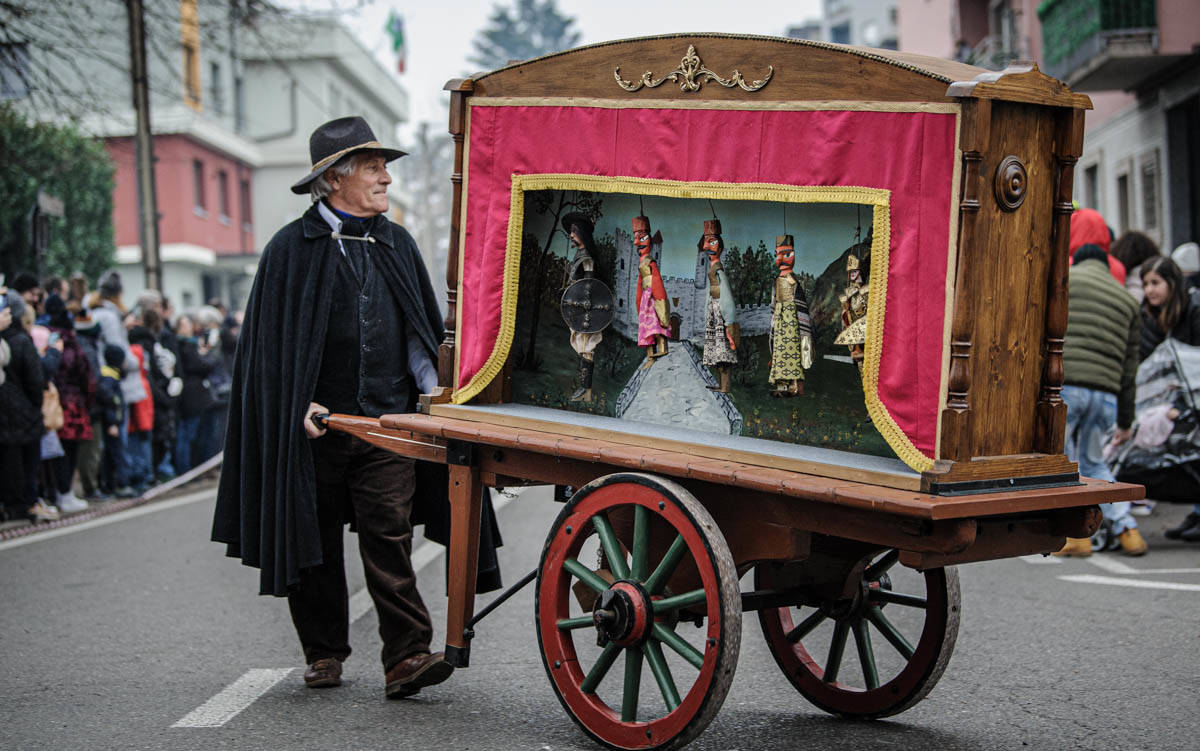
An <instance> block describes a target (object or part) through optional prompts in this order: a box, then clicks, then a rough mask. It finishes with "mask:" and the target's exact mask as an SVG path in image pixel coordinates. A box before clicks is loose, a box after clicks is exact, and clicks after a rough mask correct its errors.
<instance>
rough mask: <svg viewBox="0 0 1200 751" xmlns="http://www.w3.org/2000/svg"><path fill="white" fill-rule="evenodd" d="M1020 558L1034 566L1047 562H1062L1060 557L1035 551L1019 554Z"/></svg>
mask: <svg viewBox="0 0 1200 751" xmlns="http://www.w3.org/2000/svg"><path fill="white" fill-rule="evenodd" d="M1020 558H1021V560H1023V561H1025V562H1026V563H1032V564H1034V565H1035V566H1041V565H1044V564H1047V563H1049V564H1054V563H1062V562H1063V561H1062V558H1055V557H1054V556H1052V555H1038V554H1036V553H1035V554H1034V555H1023V556H1020Z"/></svg>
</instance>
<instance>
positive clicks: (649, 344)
mask: <svg viewBox="0 0 1200 751" xmlns="http://www.w3.org/2000/svg"><path fill="white" fill-rule="evenodd" d="M633 245H634V247H635V248H637V252H638V256H639V260H638V282H637V306H638V307H637V311H638V346H639V347H646V364H645V365H643V366H642V367H643V368H648V367H650V366H651V365H652V364H653V363H654V361H655V359H657V358H659V357H662V356H663V355H665V354H667V337H669V336H670V335H671V308H670V303H668V302H667V289H666V287H664V286H663V280H662V275H661V274H659V273H658V262H657V261H655V260H654V259H653V258H651V256H650V250H651V247H652V246H653V245H662V233H661V232H655V233H654V236H653V237H651V236H650V219H649V218H647V217H645V216H635V217H634V218H633Z"/></svg>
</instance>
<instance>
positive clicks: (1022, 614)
mask: <svg viewBox="0 0 1200 751" xmlns="http://www.w3.org/2000/svg"><path fill="white" fill-rule="evenodd" d="M558 508H559V507H558V506H557V505H556V504H554V503H553V502H551V501H550V500H549V494H548V493H547V492H546V491H545V490H543V489H534V490H530V491H527V492H526V493H525V494H524V495H522V496H521V497H519V498H518V499H516V500H514V501H513V502H511V503H509V504H508V505H507V506H506V507H505V508H503V509H502V510H501V512H500V523H501V528H502V532H503V534H504V537H505V540H506V543H507V544H506V545H505V547H504V548H503V549H502V551H501V552H502V565H503V567H504V571H505V575H506V578H507V579H508V580H509V581H515V580H516V579H517V578H518V577H519V576H520V575H521V574H523V573H525V572H527V571H529V570H531V569H532V568H533V567H534V566H535V565H536V557H537V555H538V554H539V553H540V551H541V547H542V541H543V539H544V537H545V534H546V531H547V530H548V529H549V526H550V523H551V521H552V520H553V518H554V516H555V514H556V513H557V511H558ZM211 513H212V496H211V492H209V491H205V492H202V493H200V494H193V495H191V496H184V497H183V498H180V499H177V500H174V501H166V502H160V503H158V504H156V505H152V506H148V507H144V509H142V510H139V511H138V512H135V513H129V512H126V513H124V514H120V515H117V516H114V517H108V518H107V519H106V520H105V521H104V523H102V524H99V525H81V526H79V527H72V528H68V529H69V531H67V532H66V533H65V534H64V533H55V534H47V533H42V534H39V535H34V536H31V537H28V538H24V539H23V540H18V541H16V542H15V544H14V543H13V542H9V543H3V544H0V748H4V749H42V748H45V749H50V748H53V749H61V748H71V749H214V748H217V749H224V748H229V749H291V748H297V749H299V748H304V749H349V748H354V749H384V748H387V749H438V750H439V751H440V750H441V749H535V750H540V749H552V750H554V751H558V750H560V749H594V748H597V746H595V745H594V744H592V742H591V741H590V740H589V739H588V738H587V737H586V736H584V735H583V734H582V733H581V732H580V731H579V730H578V729H577V728H576V727H575V726H574V724H573V723H572V722H571V721H570V719H569V718H568V717H567V716H566V715H565V714H564V712H563V710H562V709H561V707H560V706H559V704H558V702H557V700H556V699H555V697H554V695H553V693H552V690H551V688H550V684H549V682H548V680H547V678H546V676H545V674H544V672H543V669H542V665H541V661H540V658H539V656H538V651H537V650H538V647H537V639H536V636H535V634H534V631H533V618H532V609H533V595H532V588H527V589H526V590H525V591H523V592H522V593H521V594H520V595H518V596H517V597H516V598H514V599H513V600H512V601H511V602H509V603H506V604H505V605H504V606H503V607H501V608H500V609H499V610H498V611H497V612H496V613H494V614H493V615H491V616H489V617H488V618H487V619H486V620H484V621H483V622H482V623H481V624H480V626H479V627H478V628H477V637H476V639H475V641H474V643H473V647H472V666H471V667H470V668H469V669H466V670H461V671H459V672H457V673H456V674H455V675H454V676H453V677H452V678H451V679H450V681H448V682H447V683H445V684H442V685H441V686H438V687H434V688H431V689H426V690H425V691H424V692H422V693H421V694H420V695H419V696H418V697H416V698H414V699H410V700H405V701H387V700H385V699H384V697H383V676H382V671H381V669H380V666H379V662H378V650H379V638H378V635H377V633H376V620H375V615H374V611H372V610H369V609H367V608H362V609H360V612H362V613H363V614H362V615H361V617H359V618H358V619H357V620H356V621H355V623H354V626H353V629H352V640H353V643H354V645H355V649H356V651H355V653H354V654H353V655H352V656H351V657H350V659H349V660H348V661H347V664H346V674H345V681H346V682H345V685H344V686H343V687H341V688H338V689H329V690H322V691H315V690H310V689H306V688H304V686H303V683H302V680H301V673H302V662H303V660H302V657H301V655H300V650H299V647H298V644H297V642H296V638H295V635H294V633H293V631H292V628H291V623H290V620H289V618H288V614H287V607H286V605H285V603H283V602H282V601H279V600H275V599H273V598H264V597H258V596H256V595H255V592H256V590H257V572H256V571H254V570H252V569H247V568H244V567H243V566H241V565H240V564H239V563H237V562H236V561H234V560H231V559H227V558H224V557H223V555H222V553H223V551H222V549H221V548H220V547H219V546H216V545H214V544H212V543H209V542H207V539H208V531H209V523H210V519H211ZM1184 513H1186V508H1185V507H1181V506H1174V507H1165V508H1160V511H1159V512H1156V514H1155V516H1152V517H1149V518H1147V519H1145V520H1143V522H1142V524H1143V529H1144V530H1145V531H1146V533H1147V539H1148V540H1149V542H1150V545H1151V552H1150V554H1149V555H1147V556H1145V557H1144V558H1140V559H1129V558H1124V557H1121V556H1117V555H1112V554H1106V555H1100V556H1094V557H1093V558H1091V559H1086V560H1067V561H1057V559H1046V560H1042V559H1031V560H1026V559H1014V560H1006V561H995V562H989V563H983V564H972V565H968V566H963V567H960V568H959V573H960V577H961V582H962V592H963V600H962V625H961V629H960V632H959V637H958V645H957V648H956V650H955V654H954V657H953V659H952V660H951V661H950V665H949V668H948V669H947V670H946V673H945V675H944V677H943V678H942V680H941V682H940V683H939V684H938V686H937V687H936V688H935V689H934V690H933V692H932V693H931V694H930V695H929V696H928V697H927V698H926V699H925V700H924V701H923V702H922V703H920V704H918V705H917V706H916V707H914V708H912V709H911V710H909V711H908V712H906V713H904V714H902V715H900V716H898V717H896V718H893V719H890V720H886V721H876V722H847V721H844V720H838V719H835V718H832V717H829V716H827V715H825V714H824V713H822V712H821V711H820V710H818V709H816V708H815V707H813V706H811V705H809V704H807V703H806V702H805V701H804V700H803V699H802V698H801V697H800V696H799V695H798V694H797V693H796V692H795V690H794V689H793V688H792V687H791V685H790V684H789V683H788V682H787V681H786V680H785V678H784V677H783V675H782V674H781V673H780V671H779V669H778V668H777V667H776V665H775V663H774V661H773V659H772V658H771V656H770V654H769V653H768V651H767V648H766V646H765V644H764V643H763V640H762V637H761V635H760V632H759V629H758V624H757V620H756V618H755V617H754V616H752V615H750V616H747V618H746V619H745V622H744V629H743V640H742V649H741V658H740V660H739V663H738V668H737V675H736V678H735V680H734V685H733V688H732V690H731V692H730V694H729V696H728V698H727V700H726V702H725V705H724V708H723V709H722V710H721V712H720V713H719V714H718V715H717V717H716V719H715V720H714V721H713V723H712V724H711V725H710V726H709V728H708V730H707V731H706V732H705V733H704V734H703V735H701V736H700V738H699V739H698V740H697V741H696V742H694V743H693V744H692V745H691V746H690V747H689V748H690V749H697V751H699V750H700V749H743V750H749V749H772V750H774V749H780V748H787V749H792V748H811V749H847V750H849V749H856V750H858V749H877V748H878V749H882V748H935V749H1015V748H1022V749H1024V748H1030V749H1053V750H1054V751H1062V749H1103V750H1104V751H1110V750H1112V749H1133V748H1156V749H1184V748H1196V747H1197V740H1196V739H1197V735H1198V734H1200V712H1198V711H1197V709H1198V707H1200V698H1198V697H1200V546H1198V545H1191V546H1188V545H1186V544H1183V543H1172V542H1170V541H1166V540H1164V539H1163V538H1162V537H1161V534H1160V530H1161V529H1162V527H1163V526H1165V525H1167V524H1169V523H1173V522H1174V521H1176V520H1177V519H1179V518H1181V517H1182V515H1183V514H1184ZM426 550H428V551H429V554H432V553H433V552H434V551H435V550H440V549H435V548H428V549H426ZM352 551H353V547H352V545H351V546H350V547H348V560H349V561H350V565H349V566H348V570H349V571H350V581H351V591H352V592H356V591H358V590H359V589H361V587H362V574H361V566H360V565H359V564H358V563H357V558H356V555H355V556H354V557H350V556H351V555H353V552H352ZM429 554H421V555H424V556H426V560H429V561H430V562H429V564H428V565H426V566H425V567H424V568H423V569H422V571H421V573H420V582H421V590H422V592H423V593H424V594H425V596H426V600H427V602H428V603H429V605H430V608H431V611H432V613H433V617H434V623H435V627H436V629H437V631H438V636H437V638H440V634H441V630H442V628H443V627H444V622H445V599H444V597H443V596H442V593H443V591H444V586H445V584H444V575H443V565H444V560H445V559H444V557H442V556H437V557H432V555H429ZM1066 577H1070V578H1066ZM1080 577H1082V578H1080ZM487 599H488V598H487V597H485V598H483V602H486V601H487ZM356 602H365V601H363V600H361V598H360V600H358V601H356ZM238 710H240V711H238ZM197 724H200V725H205V724H207V726H202V727H195V726H190V727H187V726H186V725H197ZM180 725H185V727H181V726H180Z"/></svg>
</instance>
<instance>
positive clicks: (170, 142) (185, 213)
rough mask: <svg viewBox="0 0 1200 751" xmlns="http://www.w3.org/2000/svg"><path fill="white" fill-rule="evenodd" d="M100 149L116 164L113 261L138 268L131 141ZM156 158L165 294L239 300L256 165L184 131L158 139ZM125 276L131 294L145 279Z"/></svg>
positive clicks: (183, 299)
mask: <svg viewBox="0 0 1200 751" xmlns="http://www.w3.org/2000/svg"><path fill="white" fill-rule="evenodd" d="M105 146H106V148H107V150H108V153H109V155H110V156H111V157H112V159H113V162H114V164H115V165H116V175H115V182H116V185H115V188H114V191H113V221H114V224H115V235H116V243H117V261H118V263H119V264H120V265H122V266H135V265H140V263H141V250H140V247H139V219H138V200H137V172H136V163H135V158H134V143H133V139H132V138H109V139H106V141H105ZM154 156H155V181H156V184H157V199H158V212H159V223H158V232H159V245H160V256H161V261H162V264H163V270H164V274H163V278H164V286H165V287H166V288H165V289H164V290H163V291H164V293H165V294H166V295H167V296H168V297H171V298H172V300H173V301H175V302H176V304H177V305H178V306H181V307H183V308H190V307H194V306H196V305H200V304H203V303H204V301H205V300H207V299H209V298H213V297H216V298H220V299H222V300H226V301H228V300H234V301H236V300H238V299H239V298H240V297H242V296H243V294H244V293H245V290H244V289H242V287H243V286H244V285H245V283H246V280H245V278H244V277H245V274H244V273H242V272H243V270H242V268H241V267H242V266H244V265H245V264H244V263H242V260H243V259H251V262H254V259H255V257H256V252H255V243H254V214H253V209H254V207H253V198H252V197H253V187H254V185H253V181H254V168H253V166H252V165H250V164H248V163H247V162H246V161H244V160H242V159H239V158H237V157H234V156H231V155H229V154H227V153H224V152H222V151H220V150H218V149H216V148H213V147H212V146H210V145H208V144H206V143H204V142H203V141H201V140H199V139H197V138H193V137H191V136H189V135H184V134H173V135H159V136H156V137H155V139H154ZM127 276H128V278H126V279H125V280H124V281H125V286H126V290H127V294H126V296H127V297H130V296H131V295H136V294H137V292H139V291H140V290H141V289H142V285H143V281H144V280H143V279H140V278H136V275H132V276H130V275H127Z"/></svg>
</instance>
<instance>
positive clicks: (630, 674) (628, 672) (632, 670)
mask: <svg viewBox="0 0 1200 751" xmlns="http://www.w3.org/2000/svg"><path fill="white" fill-rule="evenodd" d="M641 688H642V650H640V649H626V650H625V692H624V694H622V696H621V722H634V721H636V720H637V710H638V693H639V692H640V691H641Z"/></svg>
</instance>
